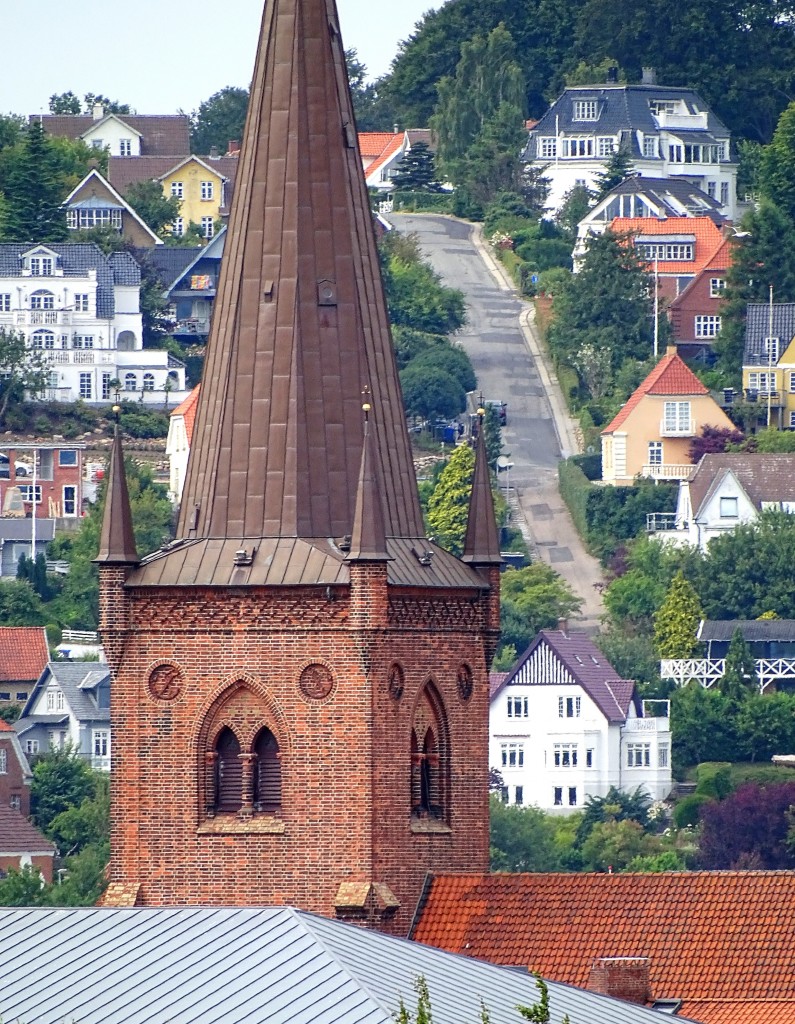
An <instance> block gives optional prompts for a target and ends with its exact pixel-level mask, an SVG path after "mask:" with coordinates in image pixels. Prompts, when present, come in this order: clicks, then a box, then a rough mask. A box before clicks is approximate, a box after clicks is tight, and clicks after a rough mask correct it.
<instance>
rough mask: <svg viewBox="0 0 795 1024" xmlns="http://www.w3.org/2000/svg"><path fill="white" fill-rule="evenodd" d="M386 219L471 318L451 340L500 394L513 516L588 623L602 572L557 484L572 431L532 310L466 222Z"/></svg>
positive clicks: (488, 391) (489, 389) (491, 393)
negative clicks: (410, 240)
mask: <svg viewBox="0 0 795 1024" xmlns="http://www.w3.org/2000/svg"><path fill="white" fill-rule="evenodd" d="M390 220H391V221H392V222H393V223H394V225H395V227H396V228H397V229H398V230H399V231H402V232H407V233H408V232H412V233H414V234H416V235H417V237H418V239H419V241H420V245H421V247H422V249H423V251H424V252H425V253H426V255H427V256H428V258H429V259H430V261H431V263H432V264H433V267H434V269H435V270H436V271H437V272H438V273H439V274H440V275H441V277H442V279H443V280H444V282H445V283H446V284H449V285H451V286H453V287H455V288H459V289H460V290H461V291H462V292H463V293H464V295H465V297H466V301H467V314H468V318H469V321H468V323H467V325H466V327H465V328H464V330H463V331H462V332H461V333H460V334H459V335H457V340H459V341H460V342H461V344H462V345H463V347H464V348H465V349H466V351H467V352H468V353H469V356H470V358H471V360H472V364H473V366H474V368H475V373H476V374H477V377H478V383H479V387H480V389H481V390H482V392H483V397H484V398H485V399H487V400H488V399H502V400H503V401H506V402H507V403H508V423H507V426H506V427H505V428H504V429H503V445H504V450H505V453H506V455H508V456H509V458H510V461H511V462H512V463H513V467H512V468H511V469H510V471H509V479H508V478H506V474H505V473H503V474H501V477H502V481H503V486H505V487H506V489H507V488H508V487H509V493H510V501H509V504H510V505H511V506H512V508H513V509H514V516H515V521H516V520H519V522H518V523H517V525H520V526H522V525H523V526H524V527H525V530H524V532H525V536H526V537H527V538H528V540H529V542H530V545H531V549H532V550H533V551H534V553H535V555H536V557H539V558H541V559H543V560H544V561H546V562H548V563H549V564H550V565H552V566H553V567H554V568H555V569H556V570H557V571H558V572H559V573H560V574H561V575H562V576H563V577H564V579H566V580H567V582H568V583H569V584H570V585H571V587H572V588H573V589H574V591H575V593H577V594H578V596H580V597H581V599H582V601H583V608H582V616H581V625H582V626H584V627H585V628H588V629H593V628H595V627H596V625H597V624H598V620H599V617H600V616H601V614H602V604H601V599H600V591H599V585H600V584H601V582H602V577H601V573H600V571H599V566H598V563H597V562H596V560H595V559H593V558H591V556H590V555H588V554H587V552H586V551H585V549H584V547H583V545H582V542H581V540H580V538H579V535H578V534H577V532H576V530H575V529H574V526H573V524H572V522H571V518H570V516H569V514H568V510H567V509H566V507H565V505H564V504H563V501H562V499H561V497H560V493H559V491H558V486H557V464H558V462H559V461H560V459H561V457H562V455H561V449H562V448H565V449H566V450H565V454H566V455H569V454H572V448H573V439H572V432H571V428H570V421H569V420H568V416H567V414H566V413H565V410H564V408H563V405H562V399H561V398H560V396H559V395H558V394H557V393H556V392H555V391H554V388H555V385H554V382H553V381H552V382H551V371H550V368H549V367H548V366H547V365H546V364H545V363H544V359H543V355H542V352H541V350H540V346H539V345H538V342H537V339H536V338H535V336H534V333H533V326H532V311H531V310H530V308H529V307H528V304H527V303H524V302H521V301H520V300H519V299H518V298H517V296H516V294H515V292H514V290H513V288H512V287H511V286H510V285H509V284H508V283H507V282H506V280H505V277H504V275H503V274H502V273H501V272H499V271H498V270H496V269H495V264H494V261H493V260H492V259H491V257H490V254H489V253H488V252H484V247H483V246H482V245H481V246H478V245H476V244H475V239H474V237H473V232H474V228H473V225H472V224H469V223H467V222H464V221H458V220H454V219H452V218H450V217H439V216H434V215H432V214H393V215H392V216H391V217H390ZM553 406H554V414H555V415H554V416H553ZM522 521H523V522H522Z"/></svg>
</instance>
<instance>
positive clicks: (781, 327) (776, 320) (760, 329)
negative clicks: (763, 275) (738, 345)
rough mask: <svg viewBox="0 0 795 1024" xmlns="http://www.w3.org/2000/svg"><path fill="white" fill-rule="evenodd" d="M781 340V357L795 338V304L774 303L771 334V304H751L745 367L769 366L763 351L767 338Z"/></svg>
mask: <svg viewBox="0 0 795 1024" xmlns="http://www.w3.org/2000/svg"><path fill="white" fill-rule="evenodd" d="M768 337H771V338H779V339H780V341H781V344H780V345H779V356H782V355H783V354H784V349H785V348H786V347H787V345H788V344H789V343H790V342H791V341H792V339H793V337H795V302H774V303H773V333H772V334H771V333H770V303H768V302H749V303H748V306H747V307H746V317H745V352H744V354H743V366H754V365H756V366H764V365H767V355H765V354H764V353H763V351H762V348H763V343H764V340H765V338H768Z"/></svg>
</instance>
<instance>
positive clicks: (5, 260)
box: [0, 242, 141, 320]
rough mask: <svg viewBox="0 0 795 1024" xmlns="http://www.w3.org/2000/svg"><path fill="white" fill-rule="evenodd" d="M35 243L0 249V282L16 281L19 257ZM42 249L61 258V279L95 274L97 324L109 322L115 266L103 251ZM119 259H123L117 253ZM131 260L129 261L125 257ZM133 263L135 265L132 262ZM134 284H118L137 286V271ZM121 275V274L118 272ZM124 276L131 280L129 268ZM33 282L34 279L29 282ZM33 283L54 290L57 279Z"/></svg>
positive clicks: (89, 246) (58, 245)
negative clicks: (99, 321) (49, 286)
mask: <svg viewBox="0 0 795 1024" xmlns="http://www.w3.org/2000/svg"><path fill="white" fill-rule="evenodd" d="M38 246H39V243H37V242H5V243H3V244H1V245H0V278H3V277H19V276H20V275H21V273H22V255H23V253H26V252H30V250H31V249H36V248H38ZM41 246H42V248H45V249H49V250H51V251H52V252H54V253H56V254H57V255H58V256H59V257H60V269H61V270H62V271H63V276H64V277H85V276H86V274H87V272H88V271H89V270H96V272H97V317H98V319H100V320H112V319H113V317H114V316H115V308H116V303H115V296H114V294H113V283H114V265H115V264H114V263H111V261H110V260H109V259H108V257H107V256H105V254H104V253H103V252H102V250H101V249H100V248H99V247H98V246H96V245H94V244H93V242H92V243H84V242H46V243H41ZM118 255H125V254H123V253H120V254H118ZM128 259H130V257H128ZM132 262H133V263H135V261H134V260H133V261H132ZM120 266H121V264H120ZM136 270H137V271H138V278H137V281H133V280H125V281H121V280H120V281H119V282H118V283H119V284H136V283H140V280H141V277H140V270H138V268H137V266H136ZM120 272H121V271H120ZM124 273H125V274H126V275H127V276H128V277H132V276H134V275H133V272H132V271H131V270H130V268H129V267H127V268H126V270H125V271H124ZM32 280H33V279H32ZM35 280H36V283H38V282H39V281H41V287H45V286H46V284H47V282H49V283H50V285H51V286H55V285H56V284H57V282H58V278H57V277H50V278H36V279H35Z"/></svg>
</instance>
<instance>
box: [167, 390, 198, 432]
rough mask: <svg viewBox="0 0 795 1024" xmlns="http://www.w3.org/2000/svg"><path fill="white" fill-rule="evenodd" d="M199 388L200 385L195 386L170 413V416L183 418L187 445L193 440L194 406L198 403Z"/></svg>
mask: <svg viewBox="0 0 795 1024" xmlns="http://www.w3.org/2000/svg"><path fill="white" fill-rule="evenodd" d="M200 388H201V384H197V385H196V387H195V388H194V389H193V391H191V393H190V394H189V395H188V397H187V398H183V399H182V401H181V402H180V403H179V405H178V406H177V407H176V409H175V410H174V411H173V412H172V413H171V415H172V416H183V417H184V419H185V433H186V434H187V435H188V444H190V443H191V441H192V440H193V424H194V423H195V421H196V406H197V405H198V403H199V389H200Z"/></svg>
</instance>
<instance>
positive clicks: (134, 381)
mask: <svg viewBox="0 0 795 1024" xmlns="http://www.w3.org/2000/svg"><path fill="white" fill-rule="evenodd" d="M124 390H125V391H137V390H138V378H137V377H136V375H135V374H134V373H125V375H124Z"/></svg>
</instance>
